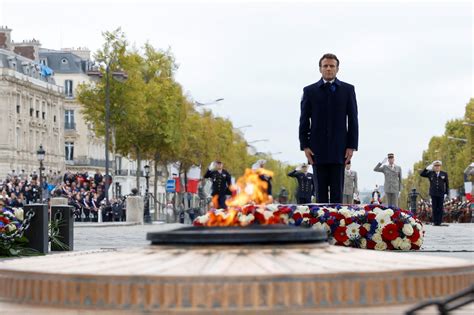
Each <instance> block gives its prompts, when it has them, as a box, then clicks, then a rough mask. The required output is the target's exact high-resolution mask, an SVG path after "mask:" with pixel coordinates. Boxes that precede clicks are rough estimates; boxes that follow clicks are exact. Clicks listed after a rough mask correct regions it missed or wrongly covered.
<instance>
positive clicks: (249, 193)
mask: <svg viewBox="0 0 474 315" xmlns="http://www.w3.org/2000/svg"><path fill="white" fill-rule="evenodd" d="M263 176H268V177H272V176H273V172H272V171H269V170H266V169H263V168H260V169H257V170H251V169H246V170H245V173H244V175H243V176H242V177H240V178H239V179H238V180H237V183H236V184H235V185H233V186H232V187H231V190H232V191H233V192H236V194H235V195H234V196H233V197H232V198H230V199H229V200H227V201H226V205H227V206H228V207H237V206H244V205H246V204H249V203H255V204H258V205H261V204H268V203H271V202H272V198H271V196H269V195H268V192H267V189H268V183H267V182H266V181H265V180H263V179H262V177H263Z"/></svg>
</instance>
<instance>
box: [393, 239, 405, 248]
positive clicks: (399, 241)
mask: <svg viewBox="0 0 474 315" xmlns="http://www.w3.org/2000/svg"><path fill="white" fill-rule="evenodd" d="M391 243H392V245H393V247H394V248H396V249H400V245H401V244H402V243H403V240H402V238H401V237H397V238H396V239H394V240H393V241H392V242H391Z"/></svg>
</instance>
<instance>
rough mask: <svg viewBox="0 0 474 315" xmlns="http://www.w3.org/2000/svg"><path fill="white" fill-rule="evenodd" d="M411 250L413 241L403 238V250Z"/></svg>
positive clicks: (401, 245)
mask: <svg viewBox="0 0 474 315" xmlns="http://www.w3.org/2000/svg"><path fill="white" fill-rule="evenodd" d="M410 248H411V241H410V240H409V239H408V238H406V237H405V238H403V241H402V243H401V244H400V249H401V250H410Z"/></svg>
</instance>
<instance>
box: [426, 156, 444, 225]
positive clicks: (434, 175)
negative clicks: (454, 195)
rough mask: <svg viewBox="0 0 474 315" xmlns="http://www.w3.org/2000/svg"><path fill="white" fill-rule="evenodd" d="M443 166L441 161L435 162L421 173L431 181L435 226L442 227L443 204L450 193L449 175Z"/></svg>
mask: <svg viewBox="0 0 474 315" xmlns="http://www.w3.org/2000/svg"><path fill="white" fill-rule="evenodd" d="M441 165H442V163H441V161H434V162H433V163H431V164H430V165H429V166H428V167H426V168H425V169H424V170H423V171H421V174H420V175H421V176H422V177H427V178H428V179H429V181H430V196H431V208H432V212H433V224H434V225H441V222H443V202H444V199H445V198H446V197H447V195H448V193H449V180H448V173H446V172H443V171H442V170H441Z"/></svg>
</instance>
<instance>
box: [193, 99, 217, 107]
mask: <svg viewBox="0 0 474 315" xmlns="http://www.w3.org/2000/svg"><path fill="white" fill-rule="evenodd" d="M223 100H224V99H223V98H222V97H221V98H218V99H216V100H213V101H210V102H205V103H201V102H198V101H195V102H194V105H196V107H200V106H208V105H214V104H217V103H219V102H220V101H223Z"/></svg>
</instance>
